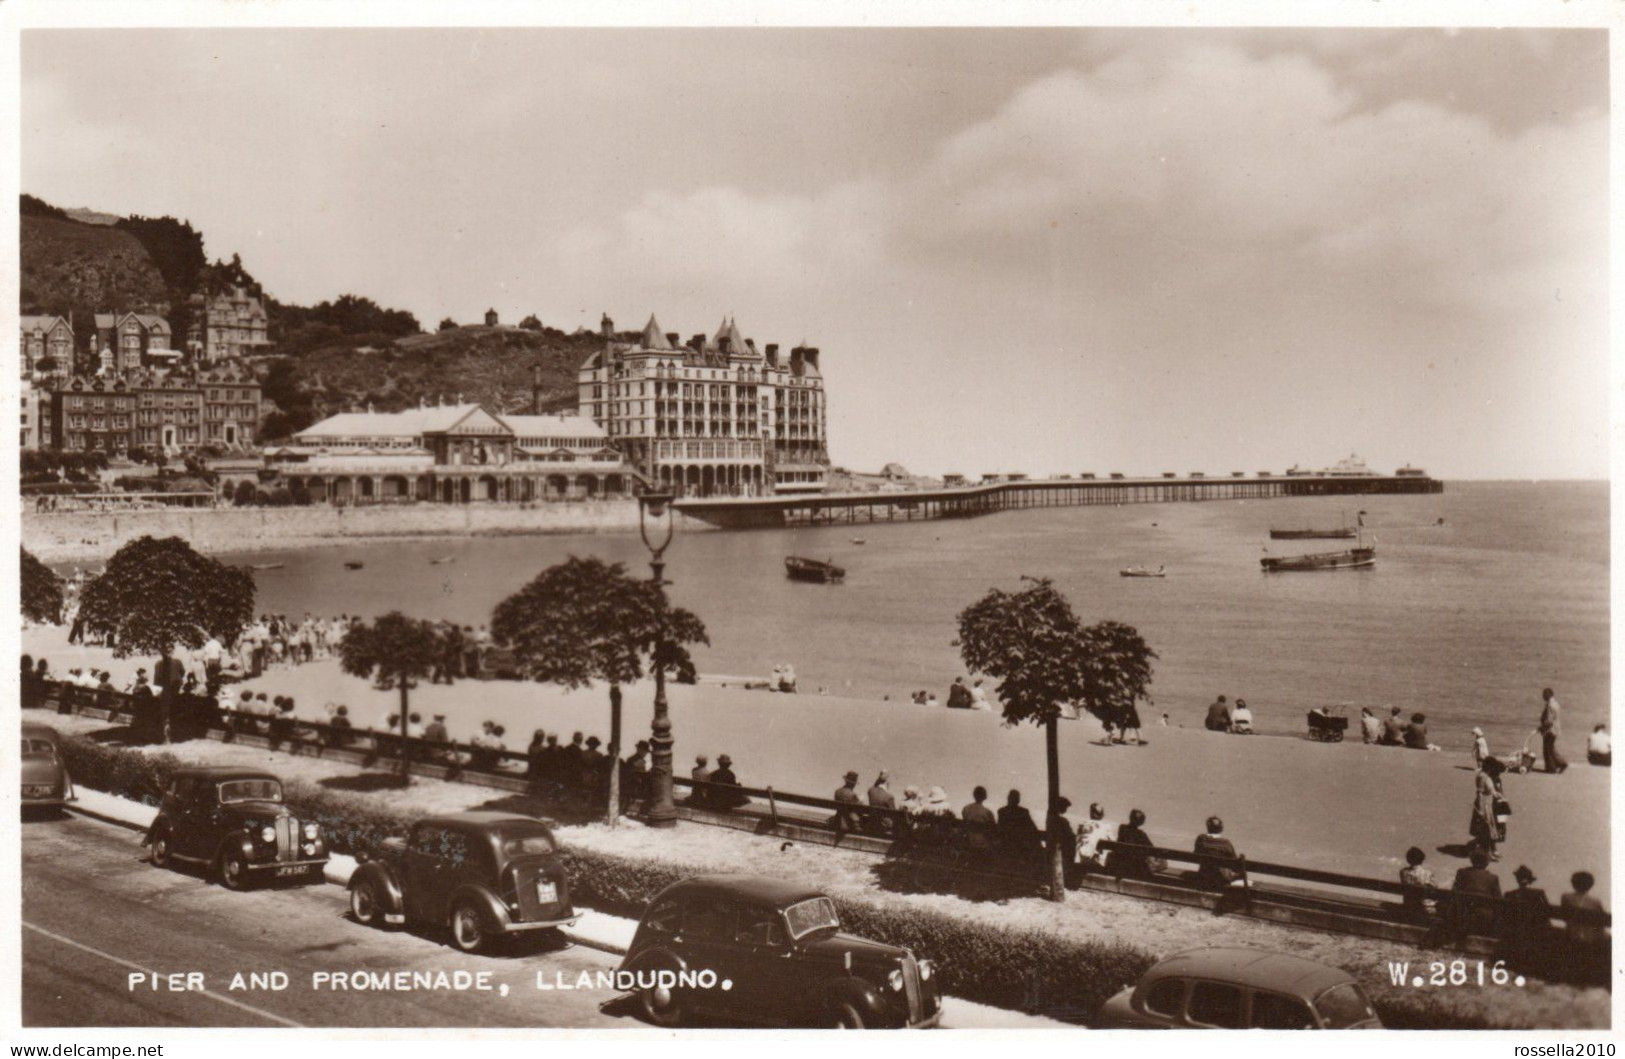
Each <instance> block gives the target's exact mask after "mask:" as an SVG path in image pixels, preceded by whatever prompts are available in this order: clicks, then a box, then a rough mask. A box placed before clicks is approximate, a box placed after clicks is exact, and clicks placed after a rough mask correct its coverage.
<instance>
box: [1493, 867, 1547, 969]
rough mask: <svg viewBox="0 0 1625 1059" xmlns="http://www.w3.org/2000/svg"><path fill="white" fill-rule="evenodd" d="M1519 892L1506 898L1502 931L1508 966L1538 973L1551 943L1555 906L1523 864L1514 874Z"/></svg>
mask: <svg viewBox="0 0 1625 1059" xmlns="http://www.w3.org/2000/svg"><path fill="white" fill-rule="evenodd" d="M1512 878H1513V879H1515V880H1517V883H1518V888H1517V889H1516V890H1513V891H1512V892H1511V893H1509V894H1507V895H1506V919H1505V920H1504V925H1503V929H1504V931H1505V934H1504V937H1505V939H1506V951H1507V957H1508V960H1509V962H1510V963H1511V964H1512V965H1513V966H1514V967H1517V968H1519V969H1522V970H1539V969H1540V968H1541V966H1542V965H1543V964H1544V962H1545V960H1546V958H1547V956H1548V954H1549V952H1550V946H1551V940H1552V903H1551V901H1550V900H1548V899H1547V897H1546V891H1545V890H1542V889H1540V888H1538V887H1536V886H1535V885H1534V882H1535V873H1534V872H1533V871H1531V870H1530V868H1529V865H1527V864H1520V865H1518V867H1517V870H1515V871H1514V872H1513V873H1512Z"/></svg>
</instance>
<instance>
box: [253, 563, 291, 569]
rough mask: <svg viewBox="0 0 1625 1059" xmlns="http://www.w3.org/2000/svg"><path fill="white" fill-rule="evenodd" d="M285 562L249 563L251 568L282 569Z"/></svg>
mask: <svg viewBox="0 0 1625 1059" xmlns="http://www.w3.org/2000/svg"><path fill="white" fill-rule="evenodd" d="M285 565H286V564H285V563H249V564H248V568H249V569H250V570H280V569H282V567H283V566H285Z"/></svg>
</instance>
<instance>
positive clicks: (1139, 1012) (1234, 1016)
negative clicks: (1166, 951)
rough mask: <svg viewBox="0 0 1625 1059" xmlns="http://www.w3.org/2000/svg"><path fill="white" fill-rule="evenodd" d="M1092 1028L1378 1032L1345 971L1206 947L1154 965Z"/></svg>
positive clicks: (1279, 955)
mask: <svg viewBox="0 0 1625 1059" xmlns="http://www.w3.org/2000/svg"><path fill="white" fill-rule="evenodd" d="M1094 1025H1095V1028H1096V1029H1191V1030H1211V1029H1224V1030H1239V1029H1258V1030H1314V1029H1325V1030H1347V1029H1368V1028H1370V1029H1376V1028H1380V1027H1381V1026H1382V1021H1381V1020H1380V1019H1378V1018H1377V1013H1376V1012H1375V1011H1374V1010H1372V1007H1371V1001H1370V999H1369V998H1368V997H1367V996H1366V995H1365V991H1364V990H1363V989H1361V988H1360V985H1359V983H1358V982H1356V981H1355V980H1354V979H1353V978H1352V977H1350V976H1349V974H1348V972H1346V971H1340V970H1338V969H1337V968H1336V967H1328V966H1327V965H1326V964H1323V963H1316V962H1315V961H1314V960H1306V959H1304V958H1303V957H1301V956H1289V955H1287V954H1286V953H1284V952H1266V951H1264V950H1262V949H1241V948H1211V949H1192V950H1190V951H1189V952H1181V953H1177V954H1175V955H1173V956H1170V957H1168V958H1167V959H1165V960H1162V961H1161V962H1159V963H1157V964H1155V965H1153V966H1152V968H1151V969H1150V970H1149V971H1146V972H1145V974H1143V975H1141V976H1140V980H1139V982H1138V983H1137V984H1135V985H1131V986H1128V987H1127V988H1125V989H1124V990H1123V991H1122V992H1121V993H1118V994H1117V995H1116V996H1114V997H1112V998H1111V999H1110V1000H1108V1001H1106V1003H1105V1004H1104V1005H1103V1006H1102V1007H1101V1009H1100V1015H1099V1016H1098V1017H1097V1018H1096V1020H1095V1024H1094Z"/></svg>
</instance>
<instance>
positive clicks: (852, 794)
mask: <svg viewBox="0 0 1625 1059" xmlns="http://www.w3.org/2000/svg"><path fill="white" fill-rule="evenodd" d="M845 780H846V782H844V783H842V784H841V786H840V787H838V788H836V791H835V800H836V801H837V802H840V803H841V804H842V805H862V804H863V802H862V801H861V800H860V799H859V798H858V774H857V772H856V771H854V770H852V769H848V770H847V773H846V776H845ZM833 822H834V824H835V833H836V834H837V835H842V834H845V833H846V832H848V831H856V830H857V829H858V814H857V813H855V812H853V811H852V810H850V809H839V810H837V811H836V813H835V819H834V821H833Z"/></svg>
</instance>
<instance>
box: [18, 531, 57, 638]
mask: <svg viewBox="0 0 1625 1059" xmlns="http://www.w3.org/2000/svg"><path fill="white" fill-rule="evenodd" d="M21 551H22V576H21V582H22V583H21V586H20V587H21V589H22V597H23V599H22V605H23V617H24V618H27V619H28V620H29V621H44V622H50V623H51V624H52V625H55V624H56V623H57V622H59V621H61V620H62V579H61V578H60V577H57V576H56V573H55V572H54V571H53V570H52V569H51V568H50V567H49V566H46V565H45V564H44V563H42V562H40V561H39V560H38V559H37V558H35V557H34V553H33V552H31V551H29V550H28V549H27V548H23V549H21Z"/></svg>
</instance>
